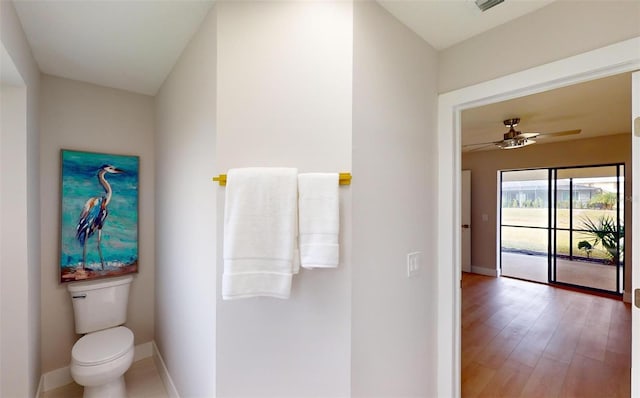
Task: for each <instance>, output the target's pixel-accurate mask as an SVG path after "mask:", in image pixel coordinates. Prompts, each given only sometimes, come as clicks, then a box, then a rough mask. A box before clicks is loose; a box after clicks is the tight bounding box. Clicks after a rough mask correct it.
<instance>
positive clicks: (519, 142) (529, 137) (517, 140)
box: [463, 117, 582, 151]
mask: <svg viewBox="0 0 640 398" xmlns="http://www.w3.org/2000/svg"><path fill="white" fill-rule="evenodd" d="M503 123H504V125H505V126H506V127H508V128H509V131H507V132H506V133H505V134H504V139H502V140H500V141H490V142H480V143H477V144H469V145H464V146H463V148H468V147H476V148H473V149H471V150H472V151H474V150H478V149H482V148H484V147H487V146H489V145H495V146H497V147H498V148H500V149H517V148H523V147H525V146H527V145H531V144H535V143H536V141H535V140H534V138H543V137H544V136H554V137H559V136H564V135H573V134H580V132H581V131H582V130H567V131H557V132H555V133H523V132H521V131H516V129H515V127H516V126H517V125H518V123H520V118H517V117H516V118H513V119H506V120H503Z"/></svg>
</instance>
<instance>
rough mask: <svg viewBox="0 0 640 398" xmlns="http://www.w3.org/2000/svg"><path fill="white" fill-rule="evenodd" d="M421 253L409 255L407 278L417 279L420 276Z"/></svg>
mask: <svg viewBox="0 0 640 398" xmlns="http://www.w3.org/2000/svg"><path fill="white" fill-rule="evenodd" d="M421 257H422V253H421V252H413V253H409V254H407V277H408V278H416V277H417V276H418V275H420V267H421V264H420V263H421Z"/></svg>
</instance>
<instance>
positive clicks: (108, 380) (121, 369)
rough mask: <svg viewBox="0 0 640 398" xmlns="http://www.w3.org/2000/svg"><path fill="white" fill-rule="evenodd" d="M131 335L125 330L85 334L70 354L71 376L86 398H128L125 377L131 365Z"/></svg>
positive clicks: (129, 331) (119, 328)
mask: <svg viewBox="0 0 640 398" xmlns="http://www.w3.org/2000/svg"><path fill="white" fill-rule="evenodd" d="M133 352H134V349H133V333H132V332H131V330H129V329H127V328H126V327H124V326H118V327H115V328H110V329H105V330H101V331H98V332H93V333H89V334H86V335H85V336H83V337H81V338H80V340H78V341H77V342H76V344H74V346H73V349H72V351H71V366H70V370H71V376H72V377H73V379H74V380H75V381H76V383H78V384H80V385H82V386H84V397H85V398H97V397H100V398H123V397H126V396H127V392H126V388H125V383H124V373H125V372H126V371H127V369H129V367H130V366H131V364H132V363H133Z"/></svg>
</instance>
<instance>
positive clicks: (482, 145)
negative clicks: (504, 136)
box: [464, 141, 502, 152]
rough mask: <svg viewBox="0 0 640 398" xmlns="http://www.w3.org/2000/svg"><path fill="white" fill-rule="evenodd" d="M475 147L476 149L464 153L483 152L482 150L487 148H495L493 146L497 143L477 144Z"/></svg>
mask: <svg viewBox="0 0 640 398" xmlns="http://www.w3.org/2000/svg"><path fill="white" fill-rule="evenodd" d="M498 142H502V141H498ZM475 145H476V147H475V148H471V149H468V150H466V151H464V152H475V151H481V150H483V149H486V148H489V147H493V146H495V145H496V143H495V142H485V143H484V144H475Z"/></svg>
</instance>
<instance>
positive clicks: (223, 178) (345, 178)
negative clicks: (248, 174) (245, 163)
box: [213, 173, 351, 186]
mask: <svg viewBox="0 0 640 398" xmlns="http://www.w3.org/2000/svg"><path fill="white" fill-rule="evenodd" d="M213 181H217V182H218V184H219V185H220V186H225V185H227V175H226V174H220V175H219V176H217V177H213ZM338 182H339V184H340V185H351V173H340V179H339V180H338Z"/></svg>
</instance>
